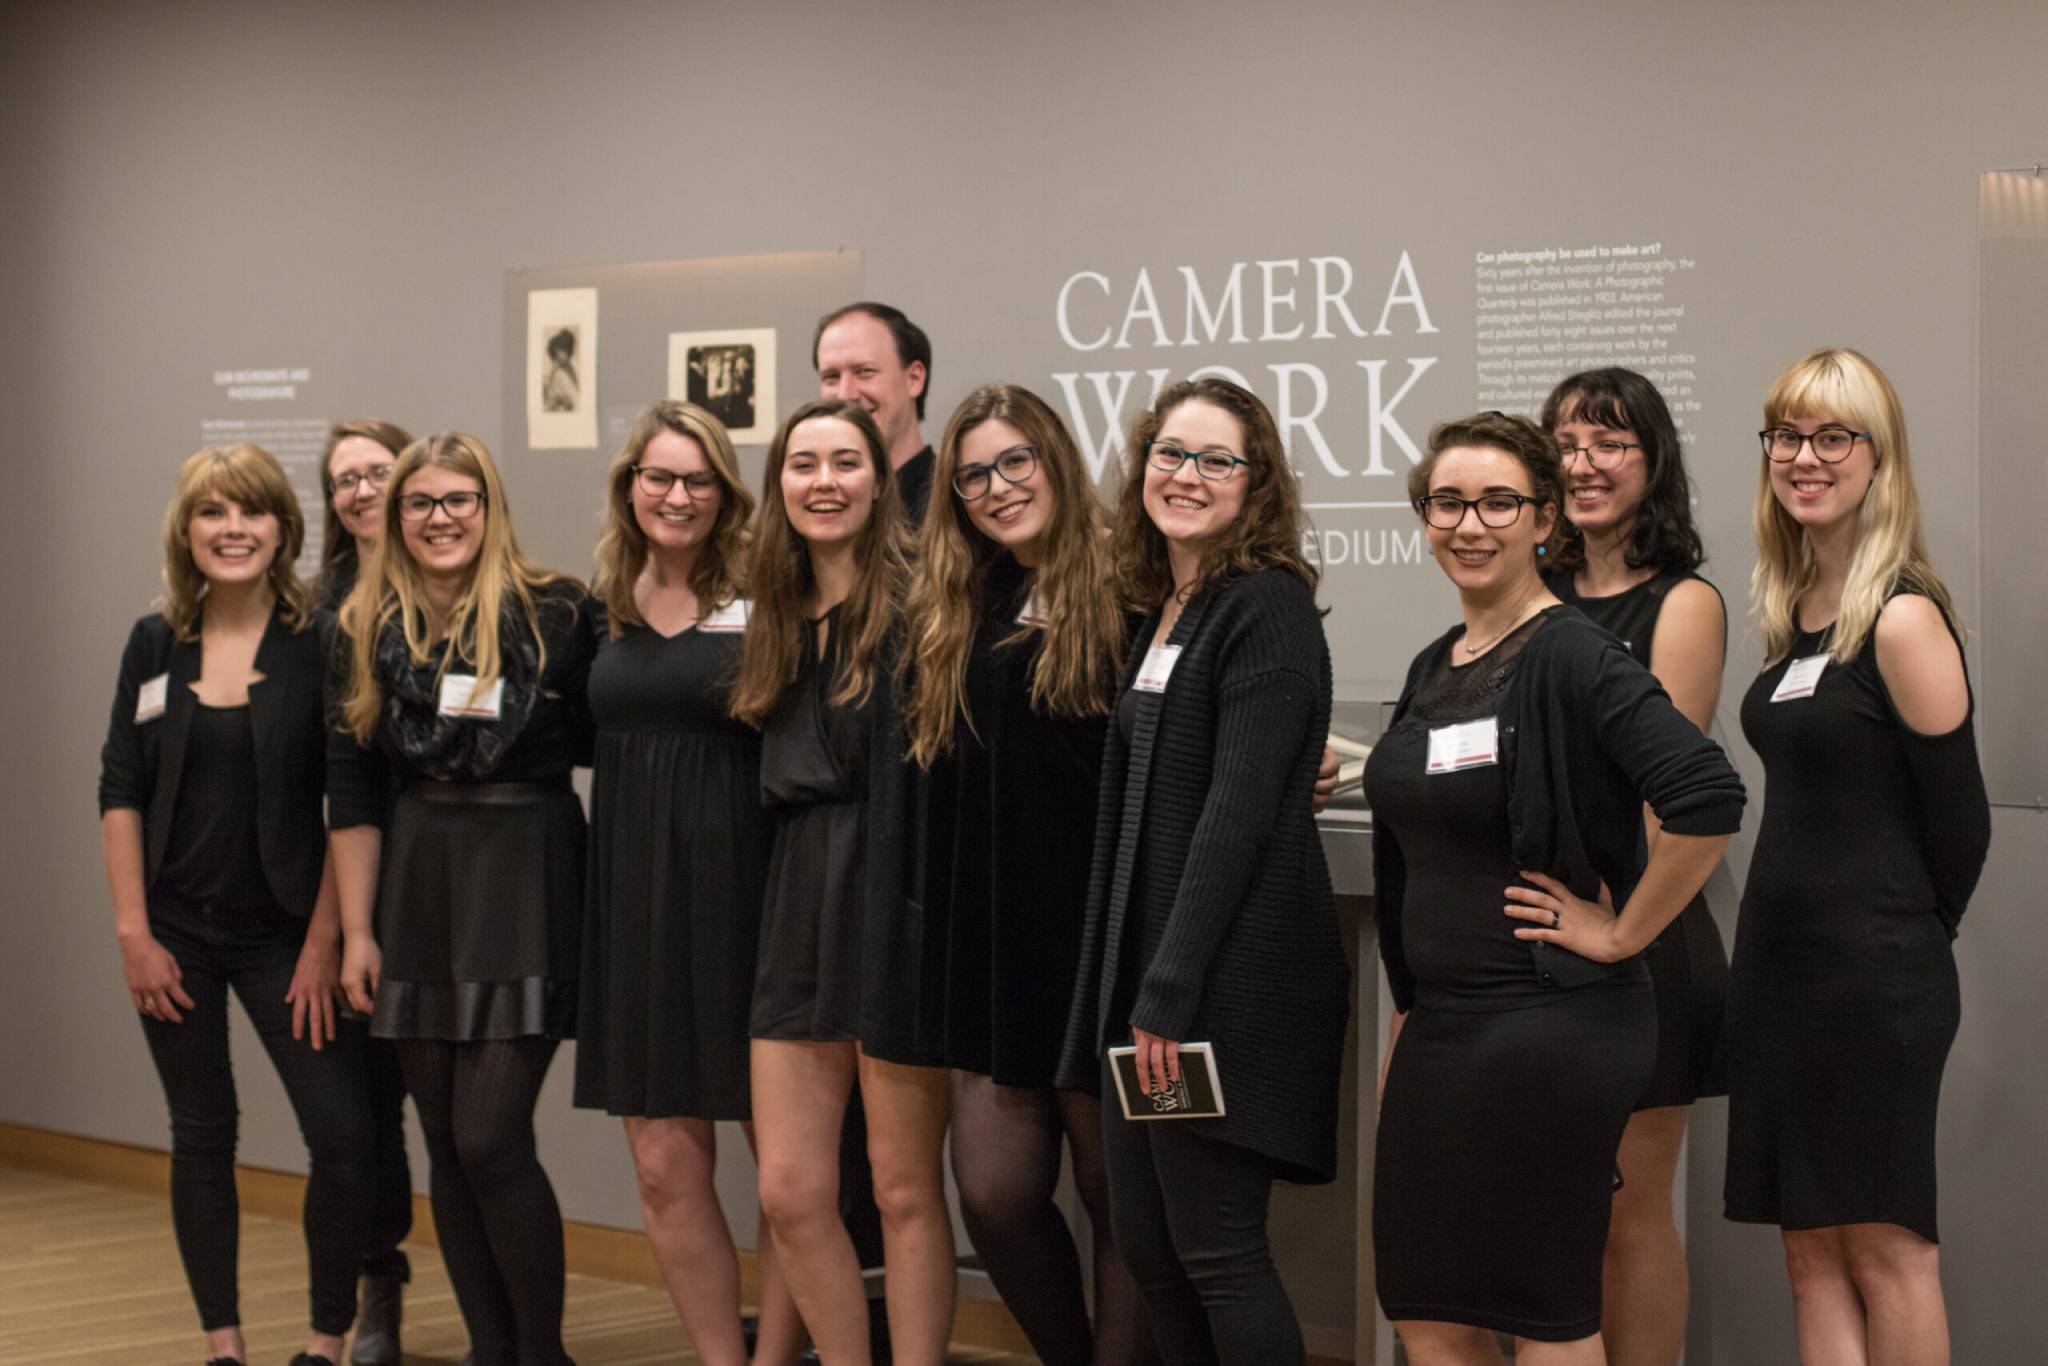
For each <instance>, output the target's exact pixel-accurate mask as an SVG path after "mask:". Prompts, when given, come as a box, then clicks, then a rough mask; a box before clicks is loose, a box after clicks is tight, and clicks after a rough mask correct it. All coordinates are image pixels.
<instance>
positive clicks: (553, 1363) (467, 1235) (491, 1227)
mask: <svg viewBox="0 0 2048 1366" xmlns="http://www.w3.org/2000/svg"><path fill="white" fill-rule="evenodd" d="M555 1045H556V1041H555V1040H553V1039H543V1038H524V1039H478V1040H471V1041H466V1042H461V1043H452V1042H446V1041H443V1040H439V1039H401V1040H399V1043H398V1059H399V1062H400V1064H401V1065H402V1066H403V1067H404V1069H405V1085H406V1089H407V1090H409V1091H411V1092H412V1100H413V1104H414V1105H415V1106H417V1107H418V1109H419V1114H420V1132H421V1133H422V1134H423V1135H424V1136H425V1138H426V1140H427V1156H428V1158H429V1159H430V1160H431V1162H432V1164H433V1165H432V1174H431V1176H430V1178H429V1185H430V1187H431V1189H432V1191H433V1200H434V1229H435V1232H436V1233H437V1234H438V1235H439V1237H440V1240H441V1260H442V1261H443V1262H445V1263H446V1264H447V1267H448V1279H449V1280H450V1281H451V1282H453V1284H454V1286H455V1299H456V1302H457V1303H458V1304H460V1305H461V1306H462V1319H463V1322H464V1323H465V1324H467V1325H468V1327H469V1345H470V1351H471V1354H472V1355H473V1356H474V1358H475V1361H476V1366H562V1363H567V1362H568V1360H569V1357H568V1355H567V1354H566V1353H565V1352H564V1351H563V1350H562V1274H563V1273H562V1211H561V1207H560V1206H558V1205H557V1204H556V1203H555V1190H554V1187H553V1186H551V1185H549V1184H548V1174H547V1173H546V1172H545V1171H543V1170H542V1169H541V1165H540V1154H539V1153H538V1152H537V1151H536V1149H535V1147H534V1139H533V1107H534V1104H535V1102H537V1101H538V1100H539V1099H540V1085H541V1082H542V1081H543V1080H545V1079H546V1077H547V1074H548V1064H549V1063H550V1062H551V1061H553V1060H554V1056H555Z"/></svg>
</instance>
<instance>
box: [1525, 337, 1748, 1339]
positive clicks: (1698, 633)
mask: <svg viewBox="0 0 2048 1366" xmlns="http://www.w3.org/2000/svg"><path fill="white" fill-rule="evenodd" d="M1542 423H1543V429H1544V430H1545V431H1546V432H1548V433H1550V435H1551V438H1552V439H1553V440H1555V441H1556V442H1557V448H1558V459H1559V461H1560V463H1561V465H1562V473H1563V475H1564V487H1565V500H1564V519H1563V521H1562V522H1560V523H1559V525H1558V528H1557V530H1558V534H1557V536H1556V537H1555V538H1554V539H1553V541H1552V545H1551V552H1552V553H1551V554H1550V556H1549V557H1548V560H1547V567H1546V568H1545V570H1544V573H1543V582H1544V584H1545V586H1547V587H1548V588H1549V589H1550V591H1551V592H1552V593H1553V594H1555V595H1556V596H1557V598H1558V600H1559V601H1560V602H1564V603H1567V604H1569V605H1570V606H1573V607H1576V608H1578V609H1579V610H1580V611H1581V612H1584V613H1585V614H1586V615H1587V616H1588V617H1590V618H1591V619H1592V621H1593V624H1594V625H1596V626H1599V627H1602V628H1603V629H1605V630H1606V631H1607V633H1608V634H1609V635H1612V636H1613V637H1614V638H1615V639H1617V640H1619V641H1620V642H1621V643H1622V645H1623V647H1624V648H1626V649H1627V650H1628V652H1629V654H1631V655H1632V656H1634V657H1635V660H1636V662H1637V663H1638V664H1641V665H1642V666H1643V667H1644V668H1646V669H1648V670H1649V671H1650V672H1651V673H1653V674H1655V675H1656V677H1657V681H1658V682H1659V683H1662V684H1663V685H1664V690H1665V691H1666V692H1667V693H1669V694H1670V695H1671V699H1672V701H1673V702H1674V703H1676V704H1677V706H1678V709H1679V710H1680V711H1682V712H1684V713H1685V716H1686V719H1687V720H1689V721H1691V722H1692V723H1693V724H1694V725H1695V726H1698V727H1699V729H1700V733H1701V734H1706V733H1707V731H1708V729H1709V728H1710V727H1711V726H1712V725H1713V722H1714V708H1715V706H1716V704H1717V703H1718V702H1719V701H1720V697H1721V664H1722V661H1723V658H1724V656H1725V654H1726V649H1727V640H1728V614H1727V611H1726V609H1725V608H1724V607H1723V606H1722V603H1721V594H1720V593H1719V591H1718V590H1716V589H1715V587H1714V585H1712V584H1711V583H1708V582H1707V581H1706V580H1705V579H1703V578H1701V577H1700V576H1699V573H1698V570H1699V566H1700V562H1701V560H1702V559H1704V558H1705V552H1704V551H1703V549H1702V548H1701V545H1700V536H1699V532H1698V530H1696V529H1695V528H1694V526H1693V520H1692V500H1691V497H1690V492H1691V481H1690V480H1688V479H1687V478H1686V472H1685V456H1684V452H1683V450H1682V448H1681V446H1680V444H1679V439H1678V428H1677V426H1676V424H1674V423H1673V422H1672V420H1671V411H1670V409H1669V408H1667V407H1666V406H1665V404H1664V397H1663V395H1661V394H1659V393H1658V392H1657V386H1656V385H1654V384H1652V383H1650V381H1648V380H1647V379H1644V378H1643V377H1642V376H1641V375H1639V374H1636V373H1635V372H1634V371H1633V370H1621V369H1606V370H1588V371H1586V372H1584V373H1583V374H1577V375H1572V376H1570V377H1569V378H1567V379H1565V380H1564V381H1563V382H1561V383H1560V384H1559V385H1558V386H1557V388H1555V389H1553V390H1552V391H1551V394H1550V397H1549V399H1547V400H1546V401H1545V402H1544V405H1543V419H1542ZM1643 825H1644V834H1645V836H1646V844H1645V857H1647V851H1648V849H1649V848H1652V847H1654V846H1655V843H1656V839H1657V817H1656V814H1655V813H1654V812H1652V811H1650V810H1649V809H1648V808H1645V809H1644V812H1643ZM1643 961H1644V962H1645V963H1647V964H1648V965H1649V969H1650V985H1651V988H1652V989H1653V990H1654V991H1655V993H1656V999H1657V1060H1656V1063H1655V1065H1654V1066H1653V1067H1652V1068H1651V1070H1650V1082H1649V1085H1648V1086H1647V1087H1646V1088H1645V1089H1644V1091H1643V1094H1642V1095H1641V1096H1639V1097H1637V1098H1636V1108H1635V1113H1634V1114H1632V1115H1630V1116H1629V1121H1628V1128H1627V1129H1626V1130H1624V1131H1623V1133H1622V1136H1621V1153H1620V1156H1619V1157H1618V1158H1617V1159H1616V1165H1617V1166H1618V1167H1619V1168H1620V1169H1621V1188H1620V1189H1619V1190H1617V1191H1615V1193H1614V1215H1613V1218H1612V1219H1611V1220H1610V1221H1609V1223H1608V1228H1607V1256H1606V1262H1605V1267H1606V1269H1605V1272H1604V1282H1605V1283H1604V1285H1603V1288H1602V1294H1601V1302H1600V1335H1601V1337H1602V1339H1603V1340H1604V1341H1605V1343H1606V1346H1607V1360H1608V1362H1609V1363H1610V1366H1677V1363H1678V1357H1679V1353H1680V1352H1681V1351H1682V1350H1683V1349H1684V1346H1685V1319H1686V1306H1687V1301H1688V1298H1689V1296H1688V1289H1687V1279H1686V1266H1685V1243H1684V1241H1683V1240H1682V1239H1681V1238H1680V1237H1679V1234H1678V1222H1677V1220H1676V1218H1675V1217H1674V1215H1673V1212H1672V1186H1673V1184H1674V1182H1675V1179H1676V1177H1677V1173H1678V1156H1679V1152H1680V1150H1681V1149H1682V1147H1683V1146H1684V1142H1685V1119H1686V1111H1687V1109H1688V1108H1689V1107H1690V1106H1691V1105H1692V1103H1693V1102H1694V1101H1695V1100H1698V1099H1700V1098H1701V1097H1703V1096H1718V1095H1725V1094H1726V1093H1727V1090H1728V1082H1727V1078H1726V1069H1725V1063H1724V1059H1723V1058H1722V1055H1721V1010H1722V1004H1723V998H1724V996H1725V995H1726V993H1727V988H1728V952H1727V950H1726V949H1725V948H1724V947H1723V946H1722V943H1721V932H1720V930H1719V929H1717V928H1716V927H1715V925H1714V917H1713V913H1712V912H1710V911H1709V910H1708V909H1707V902H1706V898H1705V897H1703V896H1695V897H1693V899H1692V900H1691V901H1690V902H1688V903H1687V904H1686V907H1685V909H1684V910H1683V911H1680V912H1679V914H1678V919H1676V920H1674V921H1672V922H1671V924H1670V926H1669V927H1668V928H1667V929H1666V930H1665V931H1664V933H1662V934H1660V935H1658V936H1657V938H1656V940H1655V941H1654V942H1652V943H1651V945H1650V947H1649V948H1648V949H1646V950H1645V951H1644V954H1643Z"/></svg>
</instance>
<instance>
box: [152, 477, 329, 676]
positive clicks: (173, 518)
mask: <svg viewBox="0 0 2048 1366" xmlns="http://www.w3.org/2000/svg"><path fill="white" fill-rule="evenodd" d="M208 498H225V499H227V500H228V501H230V502H234V503H240V504H241V505H242V506H243V507H245V508H248V509H250V510H251V511H254V512H267V513H269V514H270V515H271V516H273V517H275V518H277V554H276V555H275V556H273V557H272V559H271V561H270V571H269V575H268V577H269V579H270V591H271V592H273V593H275V594H277V600H278V601H279V602H280V603H282V604H284V620H285V625H287V626H289V627H291V629H292V630H294V631H297V630H299V629H300V628H301V627H303V626H304V625H305V624H306V623H307V622H308V621H310V620H312V617H313V604H312V598H311V596H310V595H309V594H308V593H307V592H306V586H305V585H304V584H303V583H300V582H299V572H298V568H297V566H296V564H294V561H296V560H297V559H298V558H299V551H300V550H301V549H302V548H304V546H305V544H306V518H305V514H304V513H302V512H300V511H299V500H298V497H297V495H295V494H294V493H293V492H292V486H291V481H290V480H288V479H286V478H285V475H284V470H283V468H282V467H280V466H279V465H278V463H277V460H276V458H275V457H274V456H272V455H271V454H270V452H269V451H266V450H264V449H263V448H262V447H261V446H252V445H250V444H249V443H248V442H246V441H237V442H235V443H234V444H233V445H231V446H208V447H206V448H205V449H204V450H199V451H194V452H193V453H192V454H191V455H189V456H187V457H186V459H185V465H184V468H182V469H180V470H179V471H178V491H177V492H176V493H174V494H172V495H171V502H170V506H168V507H166V508H165V509H164V595H163V598H162V600H161V601H160V602H159V603H158V610H160V611H161V612H162V613H163V614H164V620H165V621H166V622H167V623H169V625H170V628H171V634H172V635H174V636H176V637H177V638H178V639H179V640H186V641H191V640H197V639H199V612H200V607H201V606H202V604H203V603H204V602H205V600H206V576H205V575H204V574H201V573H200V572H199V566H198V565H196V564H194V563H193V562H192V539H191V532H190V528H191V526H192V514H193V513H194V512H195V511H197V510H198V508H199V505H200V504H201V503H203V502H205V501H206V500H207V499H208Z"/></svg>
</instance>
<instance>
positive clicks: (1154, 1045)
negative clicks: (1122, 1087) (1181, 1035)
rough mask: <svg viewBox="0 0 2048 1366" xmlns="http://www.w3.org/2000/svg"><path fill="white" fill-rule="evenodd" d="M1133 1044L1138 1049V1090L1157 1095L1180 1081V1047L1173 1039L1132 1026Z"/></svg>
mask: <svg viewBox="0 0 2048 1366" xmlns="http://www.w3.org/2000/svg"><path fill="white" fill-rule="evenodd" d="M1131 1042H1132V1043H1133V1044H1135V1045H1136V1046H1137V1049H1138V1056H1137V1062H1138V1089H1139V1090H1141V1091H1143V1092H1144V1093H1145V1094H1146V1095H1148V1096H1150V1095H1156V1094H1158V1093H1159V1092H1161V1091H1164V1090H1165V1089H1166V1088H1167V1086H1168V1085H1170V1084H1171V1083H1173V1082H1176V1081H1179V1080H1180V1045H1179V1044H1178V1043H1176V1042H1175V1041H1174V1040H1172V1039H1162V1038H1160V1037H1159V1036H1158V1035H1157V1034H1153V1033H1151V1032H1149V1031H1147V1030H1143V1029H1140V1028H1138V1027H1137V1026H1136V1025H1132V1026H1131Z"/></svg>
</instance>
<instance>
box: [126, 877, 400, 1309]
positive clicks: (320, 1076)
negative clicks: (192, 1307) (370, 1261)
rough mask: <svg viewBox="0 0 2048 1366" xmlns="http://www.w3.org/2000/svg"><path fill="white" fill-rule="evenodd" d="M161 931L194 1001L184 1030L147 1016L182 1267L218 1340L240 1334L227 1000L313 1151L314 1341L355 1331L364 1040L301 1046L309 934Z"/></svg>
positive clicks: (251, 929)
mask: <svg viewBox="0 0 2048 1366" xmlns="http://www.w3.org/2000/svg"><path fill="white" fill-rule="evenodd" d="M150 932H151V933H152V934H154V935H155V936H156V939H157V942H158V943H160V944H162V945H163V946H164V948H165V949H167V950H168V951H169V952H170V954H171V956H172V957H173V958H175V959H177V961H178V971H179V973H180V974H181V983H180V984H181V985H182V986H183V987H184V990H185V993H186V995H188V996H190V997H191V998H192V1007H191V1009H189V1010H185V1011H183V1012H181V1013H182V1014H183V1016H184V1018H183V1020H182V1021H181V1022H180V1023H178V1024H169V1023H166V1022H165V1021H162V1020H156V1019H151V1018H150V1017H148V1016H144V1017H142V1032H143V1034H144V1035H145V1036H146V1037H147V1038H148V1040H149V1052H150V1057H151V1058H152V1059H154V1060H155V1062H156V1071H157V1076H158V1077H160V1078H161V1079H162V1081H163V1086H164V1098H165V1100H167V1101H168V1102H169V1104H170V1110H171V1224H172V1226H173V1228H175V1229H176V1231H177V1235H178V1255H179V1257H180V1258H181V1259H182V1260H183V1261H184V1263H185V1279H186V1281H187V1282H188V1283H189V1284H190V1285H191V1287H192V1298H193V1301H194V1302H195V1303H196V1304H197V1305H198V1308H199V1321H200V1324H201V1325H202V1326H203V1327H204V1328H205V1329H206V1330H207V1331H208V1332H212V1331H214V1330H215V1329H219V1328H233V1327H236V1326H237V1325H239V1324H240V1323H241V1321H242V1320H241V1307H240V1304H239V1303H238V1296H237V1293H236V1275H235V1264H236V1258H237V1255H238V1253H239V1250H240V1240H239V1236H238V1235H239V1232H240V1218H241V1206H240V1204H239V1202H238V1201H237V1199H236V1197H235V1138H236V1121H237V1118H238V1112H237V1109H236V1104H235V1079H234V1074H233V1072H232V1070H231V1068H230V1064H229V1055H228V991H229V989H230V988H232V989H233V990H234V993H235V995H236V996H237V997H238V998H240V1000H241V1002H242V1009H243V1010H244V1011H245V1012H247V1013H248V1016H249V1022H250V1023H251V1024H253V1025H255V1026H256V1035H257V1037H258V1038H260V1039H261V1040H262V1041H263V1047H264V1049H265V1050H266V1051H267V1052H268V1053H269V1054H270V1061H271V1065H272V1066H274V1067H275V1068H277V1075H278V1079H279V1080H280V1081H282V1082H283V1083H284V1091H285V1095H286V1097H287V1098H288V1099H289V1100H290V1101H291V1106H292V1113H293V1114H294V1115H295V1116H297V1118H298V1121H299V1133H300V1134H301V1135H302V1136H303V1137H304V1138H305V1140H306V1156H307V1173H308V1174H307V1178H306V1203H305V1208H304V1211H303V1219H304V1223H305V1228H306V1260H307V1263H308V1266H309V1269H310V1278H309V1279H310V1282H311V1284H310V1290H311V1293H312V1302H313V1303H312V1325H313V1331H314V1332H316V1333H333V1334H336V1335H339V1334H343V1333H346V1332H348V1330H349V1325H350V1324H352V1323H354V1322H355V1316H356V1271H357V1268H358V1267H359V1266H360V1264H361V1262H362V1256H363V1240H364V1234H365V1223H366V1220H365V1216H364V1211H365V1205H366V1202H365V1198H364V1195H365V1191H366V1189H367V1173H366V1169H365V1166H364V1162H363V1153H364V1150H365V1149H366V1148H367V1147H368V1145H369V1125H368V1123H367V1121H366V1118H365V1112H364V1105H363V1094H364V1092H363V1086H364V1082H363V1050H362V1039H361V1037H360V1036H359V1035H357V1034H356V1033H355V1032H354V1031H352V1030H344V1031H342V1033H341V1034H340V1035H339V1036H338V1037H336V1038H335V1039H333V1040H332V1041H331V1042H329V1043H327V1044H326V1045H325V1046H324V1047H323V1048H321V1049H320V1051H318V1052H315V1051H314V1050H313V1049H312V1048H311V1047H310V1046H309V1045H308V1044H306V1043H305V1042H304V1041H302V1040H295V1039H293V1038H292V1008H291V1007H290V1006H289V1005H287V1004H286V1003H285V999H284V995H285V992H286V991H287V990H289V989H290V987H291V981H292V971H293V969H294V968H295V967H296V966H297V965H298V959H299V950H300V948H301V946H302V945H303V944H304V942H305V934H306V926H305V923H304V922H303V921H298V920H279V919H271V920H257V919H253V918H250V917H246V916H238V915H220V914H215V913H211V912H207V911H202V910H197V909H193V910H180V911H177V912H175V913H174V914H165V915H162V916H157V915H152V916H151V918H150Z"/></svg>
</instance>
